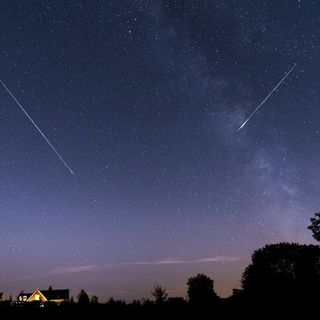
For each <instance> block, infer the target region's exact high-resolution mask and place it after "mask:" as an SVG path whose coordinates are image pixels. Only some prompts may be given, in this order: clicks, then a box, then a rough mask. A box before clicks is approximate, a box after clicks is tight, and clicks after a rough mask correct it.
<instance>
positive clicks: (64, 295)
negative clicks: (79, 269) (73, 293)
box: [40, 289, 69, 300]
mask: <svg viewBox="0 0 320 320" xmlns="http://www.w3.org/2000/svg"><path fill="white" fill-rule="evenodd" d="M40 291H41V293H42V294H43V295H44V296H45V297H46V298H47V299H48V300H60V299H63V300H68V299H69V289H60V290H40Z"/></svg>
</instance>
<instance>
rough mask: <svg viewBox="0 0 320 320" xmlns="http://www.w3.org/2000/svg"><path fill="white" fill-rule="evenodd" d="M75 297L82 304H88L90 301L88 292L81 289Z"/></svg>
mask: <svg viewBox="0 0 320 320" xmlns="http://www.w3.org/2000/svg"><path fill="white" fill-rule="evenodd" d="M77 298H78V303H79V304H83V305H84V304H89V302H90V300H89V296H88V294H87V293H86V292H85V291H84V290H83V289H81V290H80V292H79V293H78V295H77Z"/></svg>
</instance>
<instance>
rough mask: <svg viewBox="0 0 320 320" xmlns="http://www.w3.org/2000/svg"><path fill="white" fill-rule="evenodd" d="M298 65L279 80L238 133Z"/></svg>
mask: <svg viewBox="0 0 320 320" xmlns="http://www.w3.org/2000/svg"><path fill="white" fill-rule="evenodd" d="M295 67H296V64H294V65H293V67H292V68H291V69H290V70H289V71H288V72H287V73H286V75H285V76H284V77H283V78H282V79H281V80H280V81H279V83H278V84H277V85H276V86H275V87H274V88H273V89H272V90H271V92H270V93H269V94H268V95H267V96H266V97H265V98H264V99H263V100H262V102H261V103H260V104H259V105H258V106H257V107H256V108H255V109H254V111H253V112H252V113H251V114H250V116H249V117H248V118H247V119H246V121H245V122H244V123H243V124H242V125H241V126H240V128H239V129H238V130H237V133H238V132H239V131H240V130H241V129H242V128H243V127H244V126H245V125H246V124H247V123H248V121H249V120H250V119H251V118H252V117H253V116H254V114H255V113H256V112H257V111H258V110H259V109H260V108H261V107H262V106H263V105H264V103H265V102H266V101H267V100H268V99H269V98H270V97H271V95H272V94H273V93H274V92H275V91H276V90H277V89H278V87H279V86H280V85H281V83H282V82H283V81H284V80H285V79H286V77H288V76H289V74H290V73H291V72H292V71H293V69H294V68H295Z"/></svg>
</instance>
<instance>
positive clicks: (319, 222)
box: [308, 212, 320, 241]
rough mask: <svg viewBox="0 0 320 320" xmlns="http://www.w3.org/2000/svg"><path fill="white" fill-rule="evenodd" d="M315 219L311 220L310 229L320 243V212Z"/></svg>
mask: <svg viewBox="0 0 320 320" xmlns="http://www.w3.org/2000/svg"><path fill="white" fill-rule="evenodd" d="M314 215H315V217H313V218H310V221H311V225H310V226H309V227H308V229H309V230H311V231H312V233H313V237H314V238H315V239H316V240H317V241H320V212H318V213H315V214H314Z"/></svg>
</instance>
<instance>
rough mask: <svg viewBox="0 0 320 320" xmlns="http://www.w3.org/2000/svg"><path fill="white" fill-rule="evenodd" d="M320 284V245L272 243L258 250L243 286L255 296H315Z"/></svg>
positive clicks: (296, 297)
mask: <svg viewBox="0 0 320 320" xmlns="http://www.w3.org/2000/svg"><path fill="white" fill-rule="evenodd" d="M319 286H320V247H319V246H314V245H299V244H296V243H278V244H270V245H266V246H265V247H263V248H261V249H258V250H256V251H255V252H254V253H253V255H252V262H251V264H250V265H249V266H248V267H247V268H246V269H245V271H244V273H243V275H242V288H243V290H244V291H245V292H246V293H248V294H249V295H251V296H252V297H254V298H267V299H271V298H272V299H279V300H280V299H288V300H289V299H298V298H299V297H300V298H307V297H309V298H312V297H314V296H315V295H317V293H316V292H317V290H318V288H319Z"/></svg>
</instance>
